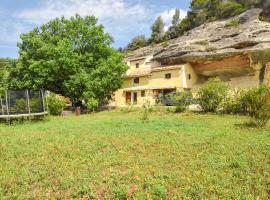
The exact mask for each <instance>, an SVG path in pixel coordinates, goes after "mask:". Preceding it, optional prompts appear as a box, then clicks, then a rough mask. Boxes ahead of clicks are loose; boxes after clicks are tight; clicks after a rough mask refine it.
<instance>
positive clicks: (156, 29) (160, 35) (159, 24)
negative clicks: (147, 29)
mask: <svg viewBox="0 0 270 200" xmlns="http://www.w3.org/2000/svg"><path fill="white" fill-rule="evenodd" d="M164 27H165V24H164V22H163V19H162V17H161V16H159V17H158V18H157V19H156V21H155V22H154V24H153V25H152V27H151V30H152V35H151V38H150V42H152V43H159V42H162V41H163V39H164V35H165V30H164Z"/></svg>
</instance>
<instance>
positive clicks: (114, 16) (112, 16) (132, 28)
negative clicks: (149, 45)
mask: <svg viewBox="0 0 270 200" xmlns="http://www.w3.org/2000/svg"><path fill="white" fill-rule="evenodd" d="M76 13H78V14H80V15H81V16H86V15H94V16H96V17H97V18H98V19H99V22H100V23H102V24H104V25H105V27H106V31H108V32H109V33H111V34H112V35H113V36H114V38H115V40H116V41H119V40H122V39H124V40H125V38H126V40H127V39H128V38H127V37H130V35H135V34H143V33H145V32H146V30H147V31H148V30H149V27H150V25H151V24H150V22H151V21H152V19H153V18H154V17H155V13H156V10H155V9H154V8H153V7H152V8H148V7H146V6H144V5H143V4H140V3H129V2H127V1H125V0H44V1H43V2H42V3H41V4H40V6H39V7H37V8H35V9H29V10H23V11H21V12H19V13H17V14H16V16H15V17H17V18H19V19H21V20H23V21H25V22H27V23H32V24H35V25H40V24H42V23H44V22H47V21H49V20H51V19H53V18H56V17H60V16H65V17H71V16H74V15H75V14H76Z"/></svg>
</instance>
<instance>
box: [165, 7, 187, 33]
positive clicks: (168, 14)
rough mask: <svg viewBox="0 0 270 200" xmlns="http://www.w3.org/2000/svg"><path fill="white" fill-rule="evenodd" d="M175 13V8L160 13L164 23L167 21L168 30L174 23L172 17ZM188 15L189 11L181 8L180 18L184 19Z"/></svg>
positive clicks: (166, 27)
mask: <svg viewBox="0 0 270 200" xmlns="http://www.w3.org/2000/svg"><path fill="white" fill-rule="evenodd" d="M174 14H175V9H170V10H165V11H164V12H162V13H161V14H160V16H161V17H162V19H163V21H164V23H165V30H167V29H168V28H169V27H170V25H171V24H172V19H173V16H174ZM186 16H187V11H185V10H182V9H180V20H182V19H184V18H185V17H186Z"/></svg>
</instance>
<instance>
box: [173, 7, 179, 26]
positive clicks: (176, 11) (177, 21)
mask: <svg viewBox="0 0 270 200" xmlns="http://www.w3.org/2000/svg"><path fill="white" fill-rule="evenodd" d="M179 22H180V10H179V9H175V13H174V15H173V19H172V26H177V25H178V24H179Z"/></svg>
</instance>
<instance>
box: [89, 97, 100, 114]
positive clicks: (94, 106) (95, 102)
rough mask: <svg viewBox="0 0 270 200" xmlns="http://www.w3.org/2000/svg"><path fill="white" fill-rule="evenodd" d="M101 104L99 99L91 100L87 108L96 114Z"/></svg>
mask: <svg viewBox="0 0 270 200" xmlns="http://www.w3.org/2000/svg"><path fill="white" fill-rule="evenodd" d="M98 105H99V102H98V100H97V99H94V98H90V99H88V100H87V102H86V107H87V109H88V110H90V111H91V112H94V111H95V110H96V109H97V108H98Z"/></svg>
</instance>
